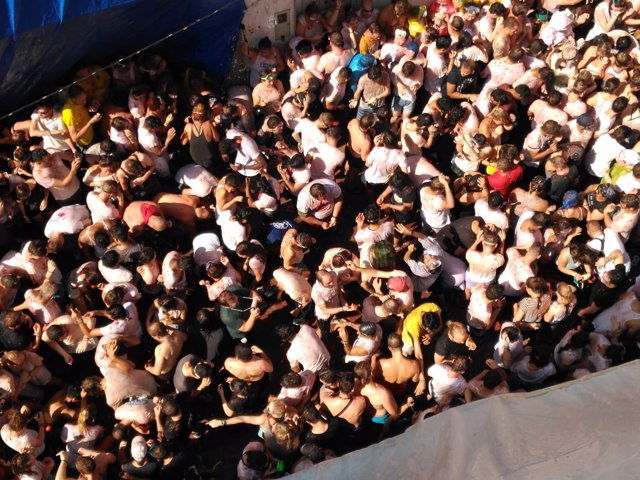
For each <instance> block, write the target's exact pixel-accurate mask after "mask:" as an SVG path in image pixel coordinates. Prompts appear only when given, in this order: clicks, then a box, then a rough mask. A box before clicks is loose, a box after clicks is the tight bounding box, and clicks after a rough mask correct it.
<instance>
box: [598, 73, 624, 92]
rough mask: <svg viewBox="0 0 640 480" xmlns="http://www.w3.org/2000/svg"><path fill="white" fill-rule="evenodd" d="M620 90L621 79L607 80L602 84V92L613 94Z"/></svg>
mask: <svg viewBox="0 0 640 480" xmlns="http://www.w3.org/2000/svg"><path fill="white" fill-rule="evenodd" d="M618 88H620V79H618V78H615V77H612V78H609V79H607V80H605V82H604V83H603V84H602V91H603V92H606V93H613V92H615V91H616V90H617V89H618Z"/></svg>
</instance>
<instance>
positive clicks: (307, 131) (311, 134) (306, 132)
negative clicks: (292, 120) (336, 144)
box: [293, 118, 327, 155]
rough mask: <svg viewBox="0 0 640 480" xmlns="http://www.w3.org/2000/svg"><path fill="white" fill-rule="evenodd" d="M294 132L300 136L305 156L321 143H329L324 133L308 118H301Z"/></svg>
mask: <svg viewBox="0 0 640 480" xmlns="http://www.w3.org/2000/svg"><path fill="white" fill-rule="evenodd" d="M293 131H294V133H299V134H300V143H301V145H302V151H303V153H304V154H305V155H307V154H308V153H309V151H310V150H311V149H312V148H313V147H315V146H317V145H319V144H320V143H326V141H327V136H326V134H325V133H324V131H322V129H321V128H320V127H318V126H317V125H316V124H315V122H313V121H312V120H309V119H308V118H301V119H300V120H299V121H298V124H297V125H296V127H295V129H294V130H293Z"/></svg>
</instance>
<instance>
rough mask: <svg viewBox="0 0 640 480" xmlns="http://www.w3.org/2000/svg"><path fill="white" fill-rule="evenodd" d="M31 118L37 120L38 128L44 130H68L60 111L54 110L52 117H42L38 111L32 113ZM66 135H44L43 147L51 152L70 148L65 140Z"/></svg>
mask: <svg viewBox="0 0 640 480" xmlns="http://www.w3.org/2000/svg"><path fill="white" fill-rule="evenodd" d="M31 119H32V120H33V119H35V120H36V129H38V130H41V131H44V132H53V131H60V130H66V129H65V126H64V123H63V121H62V115H61V114H60V112H57V111H55V110H54V111H53V115H52V116H51V118H42V117H41V116H40V115H38V113H37V112H34V113H32V114H31ZM64 140H65V137H64V135H44V136H43V137H42V147H43V148H44V149H45V150H46V151H47V152H49V153H56V152H64V151H66V150H70V148H69V145H67V143H66V142H65V141H64Z"/></svg>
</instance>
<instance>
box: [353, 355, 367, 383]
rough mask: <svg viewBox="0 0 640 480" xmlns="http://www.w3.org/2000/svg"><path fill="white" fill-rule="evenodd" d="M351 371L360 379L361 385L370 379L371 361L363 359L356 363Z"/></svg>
mask: <svg viewBox="0 0 640 480" xmlns="http://www.w3.org/2000/svg"><path fill="white" fill-rule="evenodd" d="M353 373H355V375H356V376H357V377H358V378H359V379H360V381H361V382H362V384H363V385H366V384H367V383H369V380H370V379H371V363H370V361H369V360H363V361H361V362H358V363H356V365H355V367H354V368H353Z"/></svg>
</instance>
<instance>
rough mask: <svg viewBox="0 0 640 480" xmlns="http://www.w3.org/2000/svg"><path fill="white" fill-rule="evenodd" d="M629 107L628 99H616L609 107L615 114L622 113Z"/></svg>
mask: <svg viewBox="0 0 640 480" xmlns="http://www.w3.org/2000/svg"><path fill="white" fill-rule="evenodd" d="M628 105H629V99H628V98H626V97H618V98H616V99H615V100H614V101H613V104H612V105H611V110H613V111H614V112H616V113H620V112H622V111H623V110H624V109H625V108H627V106H628Z"/></svg>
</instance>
